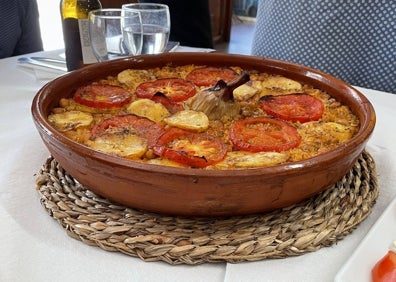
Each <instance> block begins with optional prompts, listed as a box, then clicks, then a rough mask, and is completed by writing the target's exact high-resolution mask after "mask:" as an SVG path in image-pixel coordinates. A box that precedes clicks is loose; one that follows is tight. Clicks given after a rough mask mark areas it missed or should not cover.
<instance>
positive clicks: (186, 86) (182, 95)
mask: <svg viewBox="0 0 396 282" xmlns="http://www.w3.org/2000/svg"><path fill="white" fill-rule="evenodd" d="M157 92H161V93H163V94H164V95H165V96H167V97H168V98H169V99H170V100H172V101H173V102H182V101H185V100H187V99H188V98H190V97H192V96H194V95H195V92H196V89H195V85H194V84H192V83H191V82H189V81H186V80H184V79H181V78H160V79H157V80H154V81H148V82H143V83H141V84H140V85H138V87H136V96H138V97H139V98H147V99H151V98H152V97H153V96H154V95H155V94H156V93H157Z"/></svg>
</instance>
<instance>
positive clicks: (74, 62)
mask: <svg viewBox="0 0 396 282" xmlns="http://www.w3.org/2000/svg"><path fill="white" fill-rule="evenodd" d="M101 8H102V4H101V3H100V1H99V0H61V1H60V12H61V19H62V30H63V40H64V42H65V56H66V65H67V70H68V71H72V70H75V69H78V68H80V67H82V66H84V65H86V64H91V63H95V62H97V60H96V58H95V56H94V54H93V52H92V49H91V43H90V40H89V23H88V13H89V11H92V10H96V9H101Z"/></svg>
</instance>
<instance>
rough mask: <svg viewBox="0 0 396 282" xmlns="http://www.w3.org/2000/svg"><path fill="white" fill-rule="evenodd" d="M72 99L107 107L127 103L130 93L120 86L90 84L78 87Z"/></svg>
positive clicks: (94, 106) (81, 102) (93, 105)
mask: <svg viewBox="0 0 396 282" xmlns="http://www.w3.org/2000/svg"><path fill="white" fill-rule="evenodd" d="M73 99H74V101H75V102H77V103H79V104H82V105H85V106H88V107H93V108H100V109H108V108H113V107H122V106H124V105H126V104H128V103H129V102H130V101H131V93H129V91H128V90H126V89H124V88H122V87H120V86H115V85H103V84H90V85H86V86H82V87H80V88H78V89H77V91H76V92H75V93H74V96H73Z"/></svg>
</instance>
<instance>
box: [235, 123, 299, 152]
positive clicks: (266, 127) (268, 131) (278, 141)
mask: <svg viewBox="0 0 396 282" xmlns="http://www.w3.org/2000/svg"><path fill="white" fill-rule="evenodd" d="M229 134H230V140H231V142H232V144H233V145H234V147H235V148H236V149H238V150H241V151H249V152H262V151H265V152H268V151H276V152H281V151H285V150H289V149H291V148H294V147H297V146H298V145H299V144H300V142H301V136H300V134H298V132H297V130H296V129H295V128H294V127H293V126H291V125H289V124H288V123H286V122H284V121H281V120H276V119H271V118H267V117H253V118H246V119H241V120H237V121H235V122H234V123H233V124H232V125H231V127H230V133H229Z"/></svg>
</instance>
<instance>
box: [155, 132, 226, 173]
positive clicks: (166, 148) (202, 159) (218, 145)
mask: <svg viewBox="0 0 396 282" xmlns="http://www.w3.org/2000/svg"><path fill="white" fill-rule="evenodd" d="M153 151H154V153H155V154H157V155H158V156H161V157H163V158H166V159H169V160H172V161H174V162H177V163H180V164H184V165H188V166H191V167H198V168H203V167H206V166H208V165H211V164H214V163H217V162H219V161H221V160H223V159H224V157H225V155H226V153H227V147H226V145H225V144H224V143H223V142H222V141H221V140H220V139H219V138H217V137H215V136H213V135H209V134H206V133H194V132H190V131H186V130H183V129H179V128H171V129H170V130H168V131H166V132H165V133H164V134H163V135H162V136H161V137H160V138H159V139H158V141H157V144H156V145H155V146H154V147H153Z"/></svg>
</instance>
